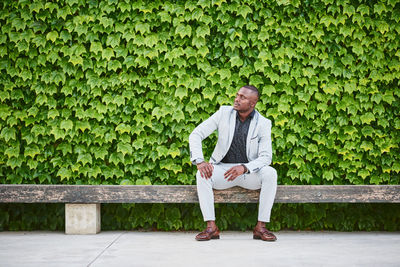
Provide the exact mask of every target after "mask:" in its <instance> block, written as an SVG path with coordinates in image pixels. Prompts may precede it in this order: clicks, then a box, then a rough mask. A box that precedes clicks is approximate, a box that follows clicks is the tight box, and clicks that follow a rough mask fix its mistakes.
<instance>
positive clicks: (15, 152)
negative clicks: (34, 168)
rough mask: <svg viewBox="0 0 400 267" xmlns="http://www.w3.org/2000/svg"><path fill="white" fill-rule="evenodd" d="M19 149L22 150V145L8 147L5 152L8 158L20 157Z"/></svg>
mask: <svg viewBox="0 0 400 267" xmlns="http://www.w3.org/2000/svg"><path fill="white" fill-rule="evenodd" d="M19 151H20V146H19V145H14V146H10V147H8V148H7V149H6V150H5V151H4V154H5V155H7V157H8V158H12V157H15V158H18V157H19Z"/></svg>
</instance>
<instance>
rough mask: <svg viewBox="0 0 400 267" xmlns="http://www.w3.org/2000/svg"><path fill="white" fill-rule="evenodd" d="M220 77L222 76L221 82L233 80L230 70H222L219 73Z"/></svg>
mask: <svg viewBox="0 0 400 267" xmlns="http://www.w3.org/2000/svg"><path fill="white" fill-rule="evenodd" d="M217 73H218V74H219V76H221V80H225V79H229V78H231V71H230V70H229V69H220V70H219V71H217Z"/></svg>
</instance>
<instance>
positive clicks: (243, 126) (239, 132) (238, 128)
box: [221, 110, 255, 163]
mask: <svg viewBox="0 0 400 267" xmlns="http://www.w3.org/2000/svg"><path fill="white" fill-rule="evenodd" d="M254 114H255V111H254V110H253V112H251V113H250V115H249V116H248V117H247V118H246V120H245V121H244V122H242V121H241V120H240V117H239V113H237V114H236V124H235V134H234V135H233V139H232V144H231V147H230V148H229V150H228V153H226V155H225V157H224V158H223V159H222V160H221V162H223V163H248V162H249V160H248V159H247V155H246V140H247V134H248V132H249V126H250V121H251V120H252V119H253V117H254Z"/></svg>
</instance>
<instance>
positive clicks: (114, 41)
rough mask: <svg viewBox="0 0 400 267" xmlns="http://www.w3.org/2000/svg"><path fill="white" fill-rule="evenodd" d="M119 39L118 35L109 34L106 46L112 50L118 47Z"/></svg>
mask: <svg viewBox="0 0 400 267" xmlns="http://www.w3.org/2000/svg"><path fill="white" fill-rule="evenodd" d="M120 38H121V37H120V35H119V34H111V35H109V36H107V41H106V44H107V46H111V47H112V48H114V47H116V46H117V45H119V42H120Z"/></svg>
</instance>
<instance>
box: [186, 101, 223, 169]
mask: <svg viewBox="0 0 400 267" xmlns="http://www.w3.org/2000/svg"><path fill="white" fill-rule="evenodd" d="M220 117H221V109H219V110H218V111H217V112H215V113H214V114H213V115H212V116H211V117H209V118H208V119H207V120H205V121H203V122H202V123H201V124H199V125H198V126H197V127H196V128H195V129H194V130H193V132H192V133H191V134H190V135H189V149H190V161H191V162H193V161H194V160H196V159H204V156H203V147H202V141H203V140H204V139H205V138H207V137H208V136H209V135H210V134H212V133H213V132H214V131H215V130H216V129H217V128H218V123H219V120H220Z"/></svg>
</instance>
